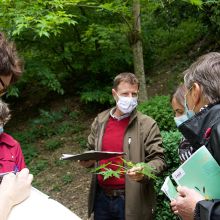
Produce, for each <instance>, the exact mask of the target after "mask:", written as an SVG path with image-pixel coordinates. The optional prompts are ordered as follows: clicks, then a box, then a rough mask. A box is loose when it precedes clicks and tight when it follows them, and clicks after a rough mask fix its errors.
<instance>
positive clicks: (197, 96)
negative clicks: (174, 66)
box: [192, 83, 202, 106]
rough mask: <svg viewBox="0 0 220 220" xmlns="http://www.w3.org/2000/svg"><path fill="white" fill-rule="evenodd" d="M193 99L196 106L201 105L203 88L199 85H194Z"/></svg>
mask: <svg viewBox="0 0 220 220" xmlns="http://www.w3.org/2000/svg"><path fill="white" fill-rule="evenodd" d="M192 99H193V102H194V105H195V106H197V105H199V104H200V102H201V100H202V88H201V86H200V85H199V84H198V83H194V84H193V88H192Z"/></svg>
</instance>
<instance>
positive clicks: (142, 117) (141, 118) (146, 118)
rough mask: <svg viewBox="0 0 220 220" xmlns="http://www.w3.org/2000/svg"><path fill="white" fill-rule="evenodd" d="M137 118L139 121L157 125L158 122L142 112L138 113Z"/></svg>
mask: <svg viewBox="0 0 220 220" xmlns="http://www.w3.org/2000/svg"><path fill="white" fill-rule="evenodd" d="M137 118H138V120H139V121H145V122H149V123H156V121H155V120H154V119H153V118H151V117H150V116H148V115H145V114H143V113H142V112H140V111H137Z"/></svg>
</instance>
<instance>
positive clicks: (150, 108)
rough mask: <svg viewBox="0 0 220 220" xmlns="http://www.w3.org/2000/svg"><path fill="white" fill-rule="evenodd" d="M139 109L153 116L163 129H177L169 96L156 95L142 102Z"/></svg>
mask: <svg viewBox="0 0 220 220" xmlns="http://www.w3.org/2000/svg"><path fill="white" fill-rule="evenodd" d="M138 110H139V111H141V112H142V113H144V114H146V115H148V116H150V117H152V118H153V119H154V120H155V121H156V122H157V124H158V126H159V128H160V130H161V131H170V130H175V129H176V125H175V123H174V120H173V117H174V116H173V112H172V108H171V105H170V97H169V96H155V97H153V98H151V99H150V100H149V101H147V102H143V103H141V104H140V105H139V106H138Z"/></svg>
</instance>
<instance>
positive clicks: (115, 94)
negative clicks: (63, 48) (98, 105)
mask: <svg viewBox="0 0 220 220" xmlns="http://www.w3.org/2000/svg"><path fill="white" fill-rule="evenodd" d="M112 96H113V98H114V100H115V101H117V93H116V91H115V89H112Z"/></svg>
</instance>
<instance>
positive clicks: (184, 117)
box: [174, 114, 188, 127]
mask: <svg viewBox="0 0 220 220" xmlns="http://www.w3.org/2000/svg"><path fill="white" fill-rule="evenodd" d="M187 120H188V117H187V115H186V114H184V115H181V116H179V117H174V121H175V123H176V126H177V127H179V126H180V125H181V124H182V123H184V122H185V121H187Z"/></svg>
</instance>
